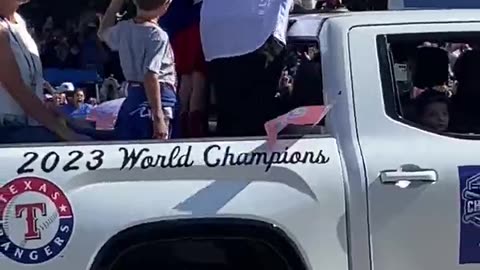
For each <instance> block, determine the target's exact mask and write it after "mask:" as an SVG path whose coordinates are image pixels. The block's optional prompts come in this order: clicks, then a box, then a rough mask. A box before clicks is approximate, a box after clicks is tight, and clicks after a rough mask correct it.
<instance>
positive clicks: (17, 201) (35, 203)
mask: <svg viewBox="0 0 480 270" xmlns="http://www.w3.org/2000/svg"><path fill="white" fill-rule="evenodd" d="M72 232H73V212H72V207H71V204H70V202H69V201H68V198H67V196H65V194H64V193H63V191H62V190H60V188H59V187H57V186H56V185H55V184H54V183H52V182H50V181H48V180H46V179H42V178H38V177H20V178H16V179H14V180H12V181H10V182H8V183H6V184H5V185H4V186H3V187H2V188H0V252H1V253H3V255H5V256H6V257H8V258H10V259H11V260H14V261H16V262H18V263H22V264H39V263H43V262H46V261H49V260H51V259H53V258H55V257H56V256H58V255H59V254H60V252H62V250H63V249H64V248H65V247H66V245H67V244H68V242H69V240H70V237H71V236H72Z"/></svg>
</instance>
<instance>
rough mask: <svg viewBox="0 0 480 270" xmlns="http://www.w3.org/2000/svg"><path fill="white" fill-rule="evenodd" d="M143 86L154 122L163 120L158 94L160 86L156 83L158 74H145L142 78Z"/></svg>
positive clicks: (159, 95)
mask: <svg viewBox="0 0 480 270" xmlns="http://www.w3.org/2000/svg"><path fill="white" fill-rule="evenodd" d="M143 85H144V86H145V92H146V94H147V99H148V104H150V108H151V110H152V118H153V120H154V121H158V120H163V118H164V115H163V110H162V98H161V94H160V84H159V83H158V74H156V73H154V72H151V71H149V72H147V73H145V76H144V78H143Z"/></svg>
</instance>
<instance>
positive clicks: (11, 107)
mask: <svg viewBox="0 0 480 270" xmlns="http://www.w3.org/2000/svg"><path fill="white" fill-rule="evenodd" d="M15 20H16V21H17V23H16V24H15V23H11V22H8V21H7V20H4V19H2V18H0V25H2V27H5V28H6V29H7V30H8V32H9V38H10V47H11V48H12V51H13V54H14V56H15V59H16V60H17V64H18V67H19V68H20V73H21V75H22V79H23V82H24V83H25V85H26V86H27V87H28V88H30V89H31V90H32V91H33V92H35V94H36V95H37V96H38V97H41V96H42V95H43V74H42V62H41V61H40V55H39V52H38V47H37V44H36V43H35V41H34V40H33V38H32V36H31V35H30V33H29V32H28V29H27V25H26V23H25V21H24V20H23V19H22V18H21V17H20V15H18V14H15ZM2 115H15V116H25V112H24V111H23V110H22V108H21V107H20V106H19V105H18V104H17V102H16V101H15V100H14V99H13V98H12V97H11V96H10V94H9V93H8V92H7V90H6V89H4V86H3V85H2V84H1V82H0V117H2ZM29 120H31V119H29ZM29 122H30V123H31V124H34V125H35V123H34V122H35V121H29Z"/></svg>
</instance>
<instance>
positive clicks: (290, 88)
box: [0, 40, 323, 146]
mask: <svg viewBox="0 0 480 270" xmlns="http://www.w3.org/2000/svg"><path fill="white" fill-rule="evenodd" d="M42 59H43V58H42ZM283 60H284V61H283V63H282V64H281V65H282V66H283V70H282V74H281V77H280V79H279V81H278V87H277V89H276V100H277V104H276V106H275V108H274V110H275V112H274V115H276V116H280V115H282V114H285V113H287V112H289V111H291V110H293V109H295V108H298V107H302V106H311V105H323V93H322V75H321V74H322V73H321V63H320V52H319V46H318V43H317V42H315V41H305V40H303V41H302V40H294V41H292V42H290V41H289V44H288V45H287V50H286V52H285V54H284V59H283ZM45 69H46V70H47V71H46V72H45V73H44V77H45V76H47V77H50V76H48V75H49V74H50V73H48V70H49V68H45ZM65 72H66V71H65ZM45 74H46V75H45ZM75 74H77V75H78V76H80V75H82V76H83V75H84V74H81V71H78V72H76V73H72V74H70V75H75ZM50 75H51V74H50ZM70 75H68V74H63V73H62V76H65V77H68V76H70ZM242 76H248V74H244V75H242ZM54 77H55V76H54ZM62 78H63V77H62ZM65 80H66V81H63V83H61V82H60V81H58V82H53V81H52V82H51V83H48V82H47V83H45V85H44V89H43V94H40V95H38V96H39V97H40V99H41V101H42V102H43V104H44V105H45V108H46V109H47V108H48V109H50V110H54V111H56V112H57V113H59V114H61V115H63V116H65V118H66V119H68V121H67V125H68V126H69V127H71V128H72V129H74V130H75V131H76V132H77V133H78V134H81V135H85V136H86V137H89V138H91V139H93V141H96V142H99V143H100V142H104V141H113V140H116V138H117V137H116V136H115V129H114V127H115V121H116V115H115V114H116V113H117V112H118V111H119V109H120V106H121V105H122V100H123V97H124V96H125V93H124V91H122V87H121V86H122V81H120V80H116V79H114V78H112V77H108V78H104V79H103V81H102V82H99V83H98V84H97V85H96V86H95V87H96V88H97V89H98V90H97V91H96V92H95V91H88V89H87V88H85V87H84V86H83V85H82V84H77V83H72V82H73V81H74V80H67V79H65ZM207 81H208V78H207ZM37 88H38V87H37ZM207 88H208V89H209V94H210V97H211V98H210V101H209V105H208V121H206V120H205V121H202V120H201V119H200V118H198V117H197V118H195V119H190V120H191V121H201V122H202V123H203V122H204V123H205V124H206V125H207V126H208V127H205V129H206V130H208V132H207V134H208V136H206V137H202V138H201V139H208V138H212V137H216V121H217V113H216V110H217V108H216V106H215V105H216V104H215V91H214V89H213V88H212V87H210V86H209V87H207ZM115 89H118V91H115ZM0 91H4V89H2V88H1V87H0ZM117 92H118V93H117ZM0 99H4V100H0V103H2V104H4V103H5V104H10V103H12V102H13V103H14V102H15V101H14V100H13V99H10V98H9V96H7V94H6V93H5V95H2V96H1V97H0ZM240 99H241V98H240ZM239 102H241V100H239ZM2 107H3V108H4V110H0V130H1V132H0V134H1V135H0V146H1V145H6V144H13V143H39V141H37V140H36V139H37V138H35V139H34V138H33V137H32V136H30V135H31V134H32V132H36V130H37V129H39V128H38V127H37V126H35V127H33V126H32V127H31V126H30V123H31V120H32V119H30V118H29V117H27V115H26V113H24V112H22V110H21V108H20V107H19V106H17V105H15V104H13V105H12V104H11V106H2ZM9 108H14V109H15V110H13V111H9ZM245 110H248V108H245ZM147 111H148V110H146V108H140V107H139V109H138V112H137V113H139V114H145V117H147V115H146V114H147ZM169 113H171V116H172V118H173V119H172V120H170V124H171V125H172V129H171V134H172V135H174V136H173V137H172V139H170V140H175V139H178V140H181V139H185V138H187V137H188V138H192V136H184V135H183V134H179V135H178V133H177V132H176V131H178V130H179V129H180V127H181V126H182V125H184V124H185V123H183V122H182V118H181V117H180V112H175V111H170V112H169ZM192 117H193V116H192ZM199 117H200V116H199ZM205 118H207V117H204V118H202V119H205ZM187 125H188V123H187ZM24 127H28V128H24ZM25 130H27V132H24V131H25ZM28 130H32V132H30V131H28ZM322 130H323V129H321V128H311V127H307V128H305V127H298V126H297V127H291V126H288V127H287V128H286V129H285V130H284V131H283V132H282V133H281V134H280V135H284V134H288V135H292V134H294V135H295V134H298V135H303V134H305V133H310V134H311V133H317V134H318V133H322ZM4 131H5V132H4ZM42 132H44V133H45V134H41V136H43V135H45V136H47V137H51V136H50V135H52V134H47V133H49V132H48V130H46V129H43V128H42ZM35 137H36V136H35ZM54 137H55V136H54ZM194 138H198V137H194ZM45 142H46V141H45V140H41V141H40V143H45ZM56 142H60V140H56V139H52V140H48V143H56Z"/></svg>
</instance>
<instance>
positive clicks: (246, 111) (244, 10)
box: [200, 0, 293, 136]
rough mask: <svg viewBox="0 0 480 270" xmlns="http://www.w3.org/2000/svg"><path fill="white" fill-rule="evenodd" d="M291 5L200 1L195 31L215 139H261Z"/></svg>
mask: <svg viewBox="0 0 480 270" xmlns="http://www.w3.org/2000/svg"><path fill="white" fill-rule="evenodd" d="M292 6H293V0H204V3H203V8H202V10H201V15H200V32H201V39H202V46H203V50H204V54H205V59H206V61H208V75H209V77H210V79H211V82H212V84H213V86H214V91H215V93H216V98H217V105H218V123H217V132H218V135H220V136H258V135H264V134H265V130H264V127H263V124H264V123H265V121H267V120H270V119H272V118H274V117H275V116H277V115H276V112H275V111H276V106H275V94H276V90H277V87H278V82H279V79H280V75H281V73H282V69H283V56H284V52H285V46H286V31H287V26H288V16H289V12H290V10H291V8H292Z"/></svg>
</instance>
